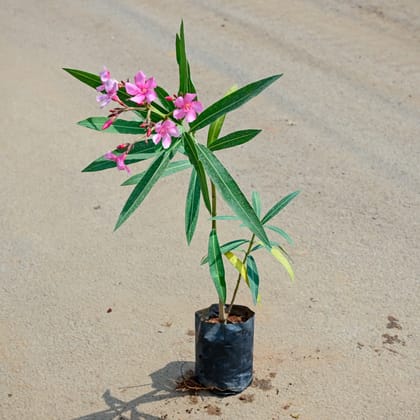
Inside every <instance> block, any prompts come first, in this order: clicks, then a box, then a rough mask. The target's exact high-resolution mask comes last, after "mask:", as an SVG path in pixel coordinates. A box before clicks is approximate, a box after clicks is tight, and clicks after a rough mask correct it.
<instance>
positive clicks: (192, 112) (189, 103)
mask: <svg viewBox="0 0 420 420" xmlns="http://www.w3.org/2000/svg"><path fill="white" fill-rule="evenodd" d="M196 96H197V95H196V94H195V93H187V94H185V96H178V98H176V99H175V102H174V103H175V106H176V107H177V108H178V109H176V110H175V111H174V117H175V118H176V119H177V120H182V118H184V117H185V121H187V122H188V123H190V122H193V121H194V120H195V119H196V118H197V114H199V113H200V112H202V111H203V105H202V104H201V102H199V101H194V99H195V97H196Z"/></svg>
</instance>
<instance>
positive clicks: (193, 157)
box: [182, 133, 211, 213]
mask: <svg viewBox="0 0 420 420" xmlns="http://www.w3.org/2000/svg"><path fill="white" fill-rule="evenodd" d="M182 138H183V139H184V149H185V153H186V154H187V156H188V158H189V159H190V162H191V164H192V165H193V166H194V168H195V170H196V171H197V175H198V179H199V181H200V189H201V194H202V196H203V200H204V204H205V205H206V207H207V210H208V211H209V213H211V204H210V195H209V187H208V185H207V177H206V173H205V172H204V168H203V164H202V163H201V162H200V159H199V158H198V150H197V145H196V143H195V141H194V139H193V138H192V137H191V136H190V134H188V133H184V134H183V136H182Z"/></svg>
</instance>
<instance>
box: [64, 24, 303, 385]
mask: <svg viewBox="0 0 420 420" xmlns="http://www.w3.org/2000/svg"><path fill="white" fill-rule="evenodd" d="M176 59H177V63H178V70H179V88H178V91H177V94H175V95H170V94H169V93H168V92H167V91H166V90H165V89H164V88H163V87H161V86H158V85H157V83H156V80H155V79H154V78H153V77H147V76H146V75H145V74H144V73H143V72H141V71H139V72H138V73H137V74H136V75H135V77H134V80H132V81H129V80H127V81H125V82H124V81H121V82H119V81H118V80H116V79H114V78H113V77H112V75H111V73H110V72H109V71H108V69H106V68H104V70H103V71H102V72H101V73H100V74H99V76H98V75H95V74H92V73H88V72H85V71H81V70H75V69H69V68H65V69H64V70H65V71H67V72H68V73H70V74H71V75H72V76H74V77H75V78H77V79H78V80H80V81H81V82H83V83H85V84H87V85H89V86H90V87H92V88H94V89H96V90H97V94H98V96H97V101H98V102H99V104H100V107H101V108H104V107H105V106H107V105H109V104H110V103H114V104H116V107H114V108H112V109H111V110H110V112H109V115H108V116H107V117H91V118H87V119H85V120H83V121H80V122H79V123H78V124H79V125H81V126H83V127H87V128H90V129H93V130H98V131H106V132H108V133H115V134H130V135H134V136H136V137H134V139H135V140H134V141H130V142H121V144H119V145H118V146H117V147H116V148H115V149H114V150H113V151H109V152H107V153H105V154H104V155H103V156H101V157H99V158H98V159H96V160H95V161H93V162H92V163H91V164H89V165H88V166H87V167H86V168H85V169H84V170H83V171H84V172H93V171H102V170H105V169H109V168H114V167H117V168H118V169H119V170H123V171H126V172H127V173H128V174H130V173H131V169H132V167H133V166H134V165H133V164H136V163H139V162H147V161H151V163H150V165H149V166H148V167H147V168H146V169H145V170H143V171H142V172H140V173H137V174H135V175H132V176H131V177H129V178H128V179H127V180H126V181H125V182H124V183H123V184H122V185H125V186H126V185H133V186H134V188H133V190H132V192H131V194H130V195H129V197H128V199H127V201H126V203H125V204H124V206H123V208H122V211H121V213H120V215H119V217H118V220H117V223H116V226H115V229H118V228H119V227H120V226H121V225H122V224H123V223H124V222H125V221H126V220H127V219H128V218H129V217H130V216H131V215H132V214H133V212H134V211H135V210H136V209H137V208H138V207H139V206H140V204H141V203H142V202H143V201H144V199H145V198H146V197H147V195H148V193H149V192H150V190H151V189H152V187H153V186H154V185H155V184H156V183H157V181H158V180H159V179H160V178H162V177H165V176H170V175H173V174H176V173H177V172H180V171H184V170H190V172H191V175H190V180H189V186H188V192H187V196H186V206H185V233H186V239H187V242H188V244H190V242H191V240H192V238H193V235H194V232H195V228H196V225H197V220H198V215H199V209H200V206H201V205H202V204H203V205H204V209H205V211H206V212H208V218H209V224H210V234H209V241H208V246H207V250H206V251H207V255H206V256H205V257H204V258H203V260H202V261H201V263H202V264H208V266H209V271H210V276H211V279H212V280H213V283H214V286H215V288H216V291H217V296H218V303H216V304H214V305H211V306H210V307H208V308H206V309H203V310H200V311H197V312H196V313H195V327H196V331H195V333H196V370H195V374H196V380H197V381H198V382H199V383H201V384H202V385H203V386H204V387H206V388H207V389H210V390H213V391H215V392H220V393H237V392H241V391H242V390H243V389H245V388H246V387H247V386H248V385H249V384H250V383H251V381H252V363H253V329H254V312H253V311H252V310H250V309H249V308H247V307H244V306H240V305H236V303H235V299H236V295H237V291H238V288H239V286H240V284H241V283H242V282H244V283H245V284H246V285H247V286H248V288H249V290H250V292H251V295H252V298H253V301H254V304H256V303H257V302H258V300H259V292H258V289H259V275H258V269H257V264H256V260H255V255H256V252H257V251H258V250H260V249H261V250H266V251H268V252H269V253H270V254H271V255H273V256H274V257H275V258H276V259H277V260H278V261H279V262H280V263H281V264H282V265H283V267H284V268H285V269H286V271H287V273H288V274H289V276H290V277H291V278H292V279H293V276H294V274H293V270H292V267H291V265H290V263H289V260H288V256H287V253H286V251H285V250H284V248H283V247H282V245H281V244H280V243H278V242H276V241H272V240H270V239H269V237H268V235H267V232H268V231H271V232H274V233H276V234H277V235H279V236H280V238H282V239H283V240H285V241H286V242H289V243H291V239H290V237H289V236H288V235H287V233H286V232H284V231H283V230H282V229H280V228H279V227H276V226H273V225H271V224H269V222H270V220H271V219H272V218H273V217H274V216H276V215H277V214H278V213H279V212H280V211H281V210H282V209H283V208H284V207H285V206H286V205H287V204H288V203H289V202H290V201H291V200H292V199H293V198H294V197H296V195H297V194H298V193H299V192H298V191H296V192H293V193H291V194H289V195H287V196H285V197H284V198H282V199H281V200H280V201H278V202H277V203H276V204H275V205H274V206H273V207H272V208H271V209H270V210H269V211H268V212H267V213H266V214H265V215H264V216H262V213H261V200H260V196H259V194H258V193H257V192H253V193H252V197H251V203H250V202H249V201H248V199H247V198H246V197H245V195H244V194H243V193H242V191H241V189H240V188H239V186H238V184H237V182H236V181H235V180H234V178H233V177H232V176H231V174H230V173H229V171H228V170H227V169H226V167H225V166H224V165H223V164H222V163H221V162H220V160H219V159H218V158H217V156H216V155H217V153H218V152H219V151H221V150H223V149H227V148H232V147H236V146H239V145H242V144H244V143H247V142H248V141H250V140H252V139H254V138H255V137H256V136H257V134H258V133H260V131H261V130H258V129H247V130H238V131H234V132H232V133H229V134H227V135H223V136H221V134H220V133H221V130H222V126H223V123H224V119H225V117H226V115H227V114H228V113H229V112H231V111H233V110H235V109H237V108H239V107H240V106H242V105H243V104H245V103H246V102H248V101H249V100H250V99H252V98H253V97H255V96H256V95H258V94H259V93H261V92H262V91H263V90H264V89H266V88H267V87H268V86H270V85H271V84H272V83H273V82H275V81H276V80H277V79H278V78H279V77H280V76H281V74H279V75H274V76H271V77H267V78H264V79H261V80H258V81H256V82H253V83H250V84H248V85H246V86H244V87H241V88H239V89H237V88H232V89H231V90H230V91H229V92H228V93H227V94H226V95H225V96H224V97H222V98H221V99H220V100H218V101H216V102H215V103H213V104H212V105H210V106H208V107H207V108H204V107H203V105H202V103H201V102H200V101H199V100H198V95H197V92H196V89H195V86H194V84H193V82H192V79H191V73H190V65H189V62H188V60H187V56H186V49H185V37H184V28H183V23H182V22H181V27H180V31H179V34H177V35H176ZM126 113H130V114H131V115H132V116H133V115H134V118H135V119H124V118H123V117H124V115H126ZM204 128H208V134H207V141H206V143H202V142H200V141H199V132H200V131H201V130H202V129H204ZM132 138H133V137H132ZM175 157H180V159H174V158H175ZM220 198H222V199H223V200H224V201H225V202H226V204H227V205H228V206H229V207H230V209H231V210H232V213H233V214H232V215H230V216H226V215H219V214H218V213H217V200H218V199H220ZM219 220H232V221H239V222H240V223H241V225H242V226H243V227H245V228H246V229H247V231H248V232H249V238H247V239H242V238H241V239H232V240H231V241H229V242H227V243H224V244H220V243H219V239H218V238H219V234H218V232H219V226H218V221H219ZM224 258H225V259H226V261H227V262H229V263H230V264H232V265H233V267H234V268H235V269H236V270H237V272H238V274H237V279H236V283H234V285H231V287H232V288H233V293H232V297H231V298H230V299H229V302H228V301H227V289H228V288H227V283H226V280H225V270H224Z"/></svg>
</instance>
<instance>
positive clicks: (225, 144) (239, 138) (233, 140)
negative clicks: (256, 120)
mask: <svg viewBox="0 0 420 420" xmlns="http://www.w3.org/2000/svg"><path fill="white" fill-rule="evenodd" d="M261 131H262V130H240V131H234V132H233V133H230V134H228V135H227V136H224V137H221V138H220V139H217V140H216V141H214V142H213V143H212V144H211V145H210V146H209V149H210V150H211V151H215V150H222V149H228V148H229V147H235V146H239V145H241V144H244V143H247V142H248V141H250V140H252V139H253V138H254V137H255V136H256V135H257V134H259V133H261Z"/></svg>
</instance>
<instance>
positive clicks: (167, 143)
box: [162, 134, 172, 149]
mask: <svg viewBox="0 0 420 420" xmlns="http://www.w3.org/2000/svg"><path fill="white" fill-rule="evenodd" d="M171 143H172V139H171V136H169V135H168V134H167V135H166V136H164V137H163V140H162V146H163V148H164V149H168V148H169V146H170V145H171Z"/></svg>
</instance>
